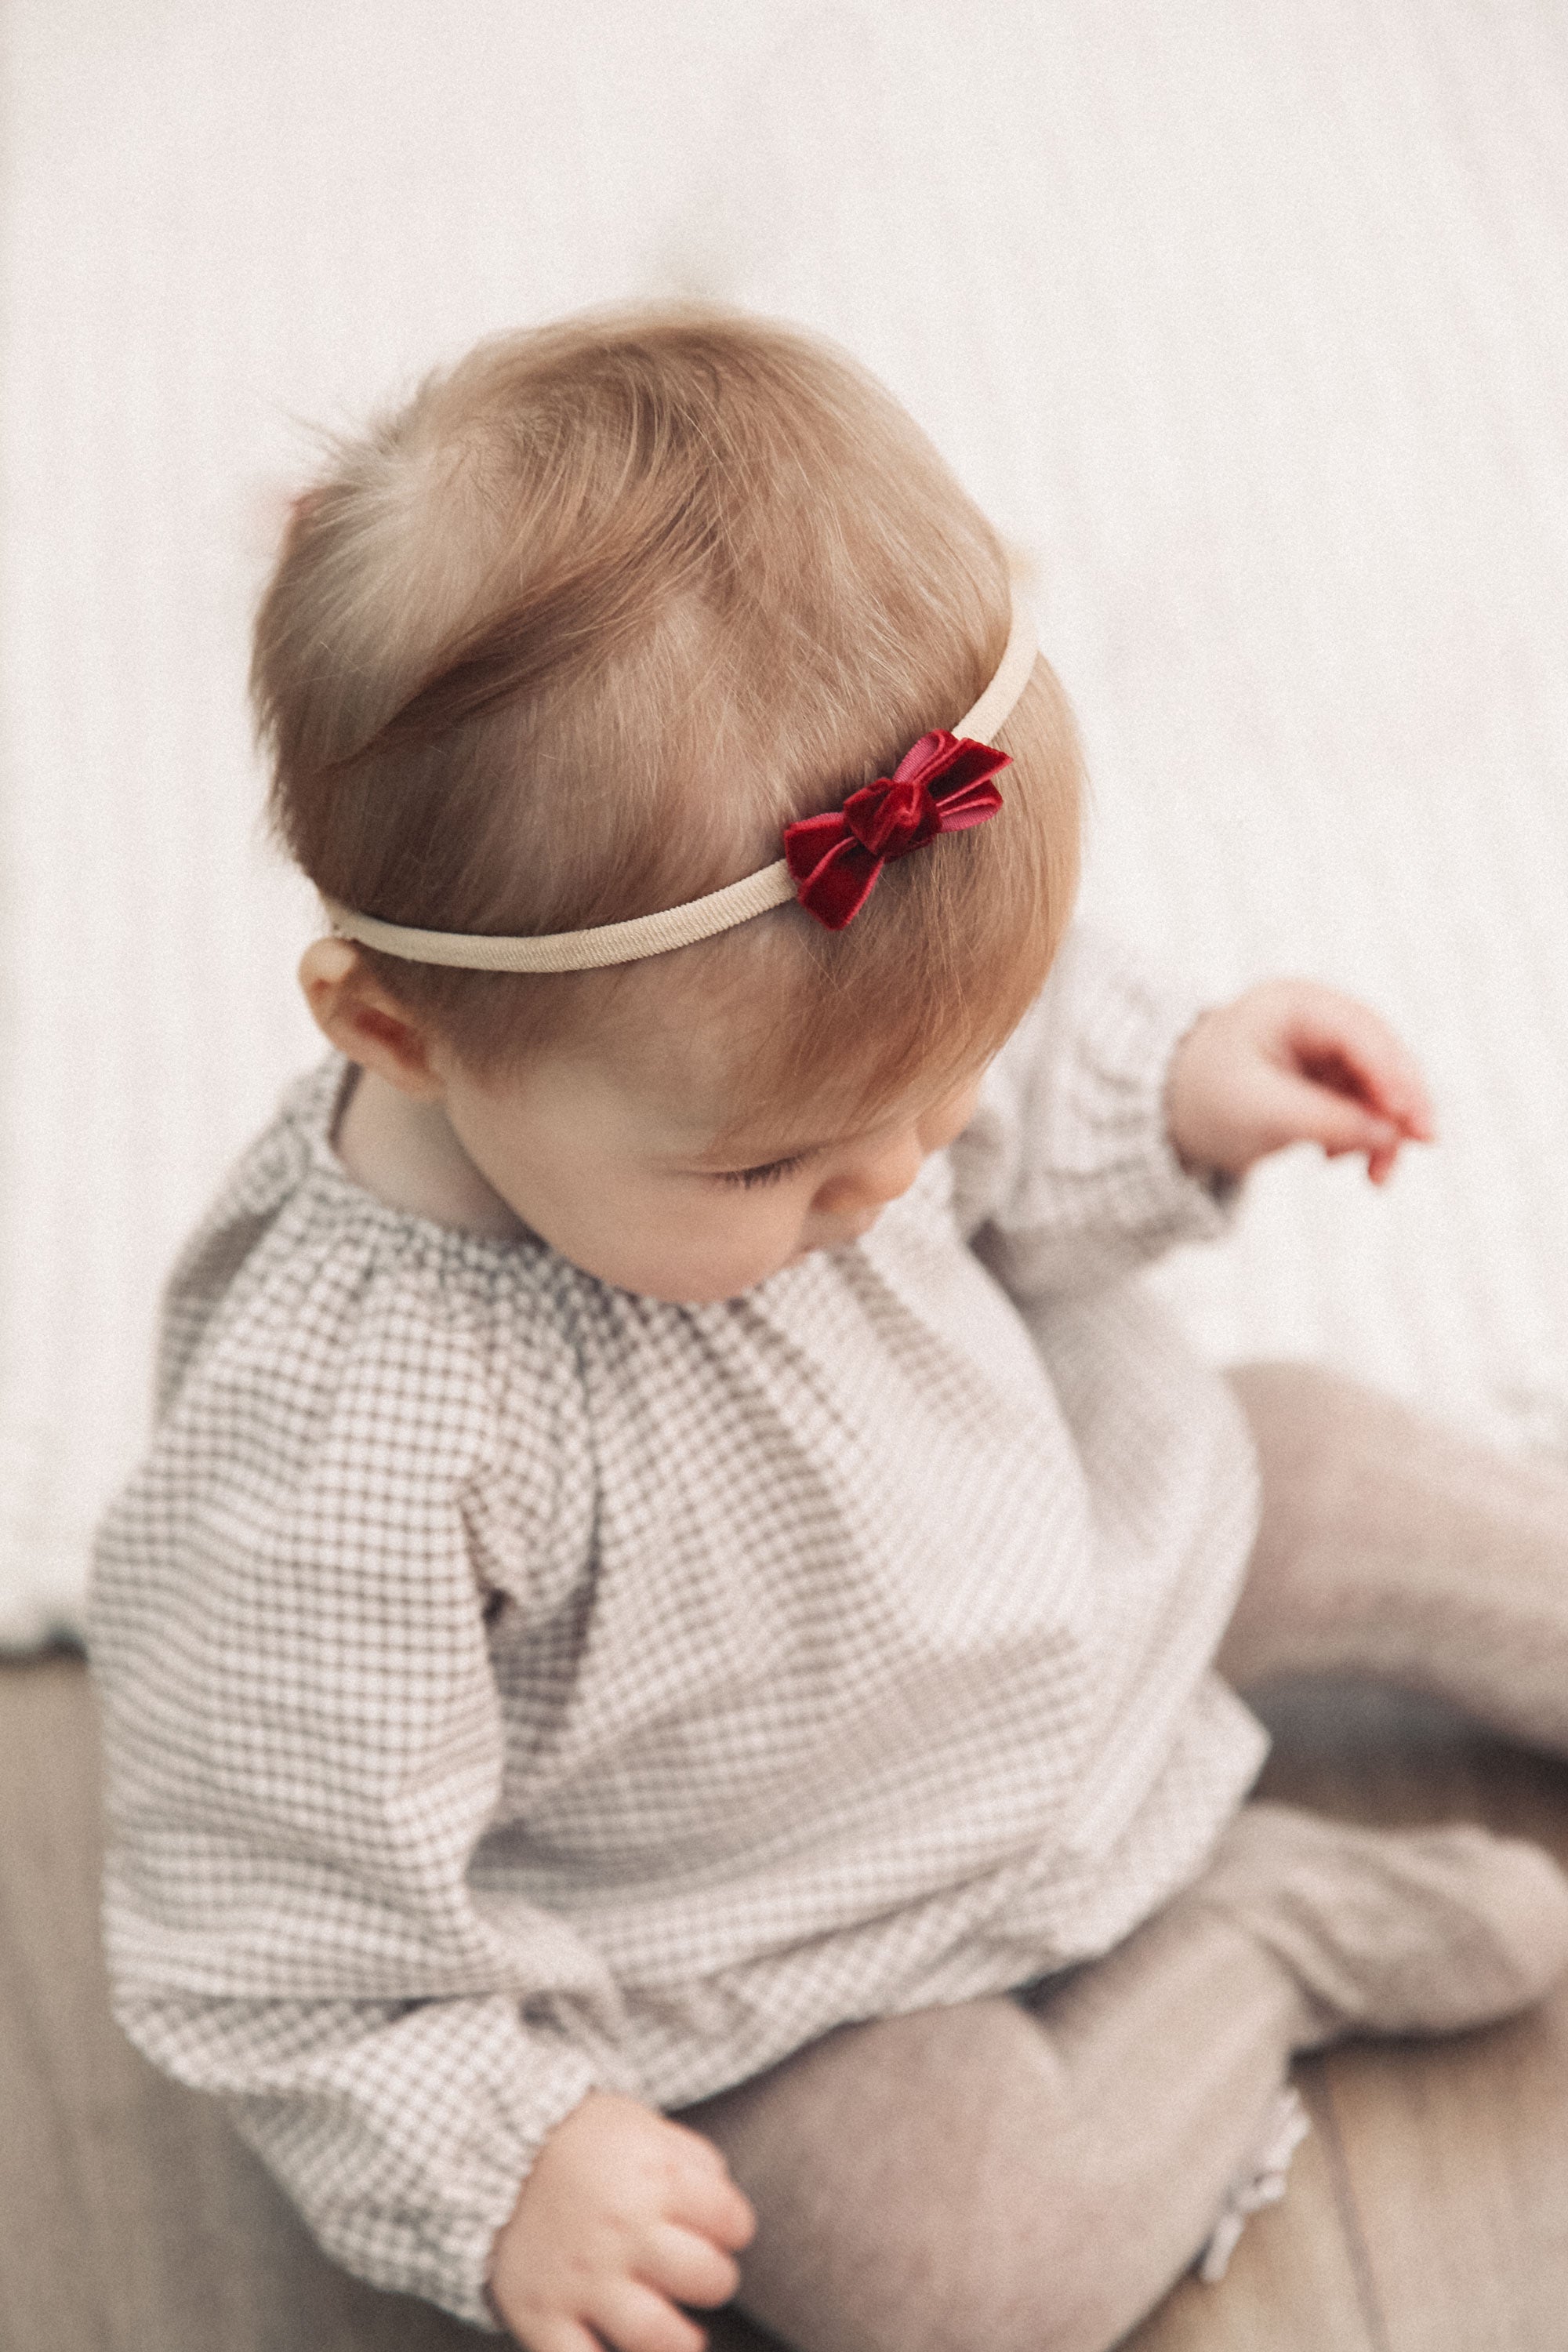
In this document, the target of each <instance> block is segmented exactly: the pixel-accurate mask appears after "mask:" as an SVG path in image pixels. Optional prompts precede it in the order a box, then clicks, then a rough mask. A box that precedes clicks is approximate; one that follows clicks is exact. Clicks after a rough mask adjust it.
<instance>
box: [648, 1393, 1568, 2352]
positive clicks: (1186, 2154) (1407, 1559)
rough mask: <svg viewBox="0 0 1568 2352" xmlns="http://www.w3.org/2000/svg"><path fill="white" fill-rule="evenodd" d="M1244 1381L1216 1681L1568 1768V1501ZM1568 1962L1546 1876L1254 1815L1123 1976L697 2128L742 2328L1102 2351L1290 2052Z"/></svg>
mask: <svg viewBox="0 0 1568 2352" xmlns="http://www.w3.org/2000/svg"><path fill="white" fill-rule="evenodd" d="M1235 1381H1236V1386H1237V1391H1238V1393H1239V1394H1240V1396H1241V1398H1242V1401H1243V1403H1244V1405H1245V1406H1246V1409H1247V1413H1248V1416H1249V1418H1250V1420H1251V1422H1252V1424H1253V1428H1254V1431H1255V1433H1256V1436H1257V1440H1258V1448H1259V1452H1260V1455H1261V1459H1262V1465H1263V1483H1264V1497H1265V1500H1264V1517H1263V1523H1262V1528H1261V1530H1260V1533H1259V1537H1258V1544H1257V1547H1256V1549H1255V1552H1254V1555H1253V1559H1252V1563H1251V1568H1250V1570H1249V1577H1248V1581H1247V1587H1246V1590H1245V1592H1244V1594H1243V1597H1242V1600H1241V1601H1240V1603H1239V1605H1238V1608H1237V1612H1236V1616H1235V1620H1234V1622H1233V1625H1232V1628H1231V1631H1230V1633H1229V1634H1228V1635H1227V1638H1226V1644H1225V1646H1224V1648H1223V1649H1222V1652H1221V1655H1220V1659H1219V1664H1220V1666H1221V1668H1222V1670H1223V1671H1225V1672H1226V1673H1228V1674H1229V1675H1231V1676H1232V1678H1233V1679H1234V1680H1235V1681H1237V1683H1238V1684H1242V1685H1247V1684H1250V1683H1255V1682H1258V1681H1259V1680H1262V1679H1265V1678H1267V1677H1268V1676H1271V1675H1278V1674H1281V1673H1286V1672H1289V1671H1293V1670H1313V1671H1319V1670H1331V1671H1335V1672H1339V1673H1366V1674H1370V1675H1378V1676H1382V1677H1387V1678H1392V1679H1394V1680H1397V1681H1401V1682H1405V1683H1407V1684H1410V1685H1415V1686H1417V1687H1420V1688H1424V1689H1426V1690H1428V1691H1432V1692H1436V1693H1437V1694H1439V1695H1441V1696H1447V1697H1449V1698H1452V1699H1455V1700H1457V1701H1458V1702H1459V1703H1461V1704H1463V1705H1465V1706H1468V1707H1470V1708H1471V1709H1472V1710H1473V1711H1475V1712H1476V1713H1478V1714H1479V1715H1480V1716H1481V1717H1483V1718H1485V1719H1486V1720H1488V1721H1489V1722H1491V1723H1493V1724H1496V1725H1498V1726H1499V1727H1502V1728H1503V1729H1505V1730H1507V1731H1509V1732H1511V1733H1513V1734H1515V1735H1517V1736H1521V1737H1522V1738H1526V1739H1528V1740H1531V1741H1535V1742H1538V1743H1540V1744H1542V1745H1547V1746H1552V1747H1557V1748H1563V1749H1564V1750H1568V1476H1563V1475H1558V1474H1556V1473H1553V1472H1548V1471H1545V1470H1540V1469H1531V1468H1527V1467H1524V1466H1522V1465H1518V1464H1515V1463H1513V1462H1511V1461H1509V1460H1505V1459H1504V1458H1502V1457H1500V1456H1494V1455H1492V1454H1489V1453H1486V1452H1485V1451H1483V1450H1481V1449H1479V1448H1475V1447H1470V1446H1467V1445H1465V1444H1459V1443H1457V1442H1456V1441H1455V1440H1454V1439H1453V1438H1452V1437H1451V1436H1450V1435H1449V1434H1448V1433H1447V1432H1443V1431H1439V1430H1436V1428H1434V1427H1432V1426H1431V1425H1430V1424H1427V1423H1423V1422H1421V1421H1419V1420H1418V1419H1416V1418H1415V1416H1413V1415H1411V1414H1409V1413H1407V1412H1405V1411H1404V1410H1403V1409H1402V1408H1401V1407H1399V1406H1396V1405H1394V1404H1393V1403H1392V1402H1388V1401H1387V1400H1384V1399H1382V1398H1377V1397H1373V1396H1371V1395H1370V1394H1369V1393H1368V1392H1367V1391H1363V1390H1360V1389H1357V1388H1355V1387H1353V1386H1352V1384H1350V1383H1348V1382H1345V1381H1338V1380H1336V1379H1334V1378H1332V1377H1331V1376H1329V1375H1326V1374H1323V1373H1320V1372H1316V1371H1312V1370H1307V1369H1305V1368H1302V1367H1294V1366H1258V1367H1251V1368H1248V1369H1247V1370H1243V1371H1241V1372H1238V1373H1237V1374H1236V1375H1235ZM1265 1816H1267V1817H1268V1819H1265ZM1262 1832H1267V1834H1263V1833H1262ZM1565 1958H1568V1891H1565V1890H1564V1887H1563V1881H1562V1880H1561V1879H1560V1877H1559V1876H1558V1874H1556V1872H1555V1869H1554V1867H1553V1866H1552V1865H1551V1864H1548V1863H1547V1862H1546V1861H1545V1860H1544V1858H1543V1857H1542V1856H1540V1855H1538V1854H1536V1853H1535V1852H1534V1850H1533V1849H1527V1848H1521V1847H1518V1846H1515V1845H1510V1844H1503V1843H1500V1842H1496V1841H1490V1840H1488V1839H1487V1838H1485V1837H1484V1835H1483V1834H1482V1833H1481V1832H1475V1831H1468V1832H1458V1833H1453V1832H1426V1833H1424V1834H1423V1835H1418V1836H1412V1837H1409V1838H1404V1837H1396V1836H1394V1835H1391V1834H1377V1833H1373V1832H1364V1831H1354V1830H1346V1829H1340V1828H1337V1827H1334V1826H1332V1825H1330V1824H1327V1823H1318V1822H1312V1821H1311V1820H1310V1817H1308V1816H1305V1815H1294V1814H1289V1813H1287V1812H1286V1811H1284V1809H1281V1808H1264V1807H1256V1808H1250V1807H1249V1808H1247V1809H1246V1810H1245V1811H1244V1813H1243V1815H1242V1817H1241V1820H1240V1822H1238V1823H1237V1824H1236V1825H1235V1826H1234V1828H1233V1831H1232V1832H1230V1833H1228V1834H1227V1837H1226V1839H1225V1840H1222V1842H1221V1845H1220V1848H1219V1849H1218V1851H1217V1853H1216V1856H1215V1862H1214V1864H1213V1865H1212V1866H1211V1871H1210V1873H1209V1874H1208V1877H1207V1878H1206V1879H1205V1880H1204V1881H1200V1882H1199V1885H1197V1886H1196V1887H1194V1888H1191V1889H1189V1890H1188V1891H1187V1892H1186V1893H1185V1894H1184V1895H1180V1896H1178V1897H1177V1898H1176V1900H1175V1901H1174V1902H1173V1903H1172V1904H1171V1905H1170V1906H1168V1907H1167V1908H1166V1909H1165V1910H1164V1911H1163V1912H1162V1913H1161V1914H1159V1915H1158V1916H1156V1917H1155V1918H1153V1919H1152V1920H1151V1921H1149V1922H1148V1923H1146V1924H1145V1926H1143V1927H1142V1928H1140V1929H1139V1930H1138V1931H1137V1933H1136V1934H1135V1935H1133V1936H1132V1937H1130V1938H1129V1939H1128V1940H1127V1942H1126V1943H1124V1944H1123V1945H1121V1947H1120V1948H1118V1949H1117V1950H1116V1951H1114V1952H1112V1953H1110V1955H1108V1956H1107V1957H1106V1958H1104V1959H1102V1960H1099V1961H1096V1962H1094V1963H1093V1964H1092V1965H1090V1966H1089V1967H1086V1968H1083V1969H1077V1970H1074V1971H1071V1972H1069V1973H1068V1974H1067V1975H1065V1976H1063V1977H1060V1978H1057V1979H1051V1980H1048V1981H1047V1982H1046V1983H1045V1984H1044V1985H1043V1986H1040V1987H1037V1988H1035V1989H1034V1990H1031V1991H1028V1992H1026V1993H1023V1994H1020V1995H1019V1996H1017V1997H1016V1998H1011V1997H999V1998H996V1999H993V2000H977V2001H970V2002H965V2003H962V2004H958V2005H956V2006H954V2007H952V2008H949V2009H940V2010H929V2011H922V2012H921V2013H919V2014H917V2015H915V2016H911V2017H904V2018H892V2019H885V2020H881V2021H876V2022H874V2023H870V2024H865V2025H855V2026H849V2027H845V2028H843V2029H841V2030H840V2031H839V2032H837V2033H833V2034H830V2035H828V2036H827V2037H826V2039H825V2040H823V2041H821V2042H816V2043H815V2044H814V2045H812V2046H811V2047H810V2048H808V2049H805V2050H804V2051H801V2052H799V2053H796V2054H795V2056H794V2057H792V2058H790V2059H788V2060H787V2061H785V2062H784V2064H782V2065H781V2066H778V2067H776V2068H774V2069H773V2071H772V2072H771V2073H770V2074H766V2075H763V2076H762V2077H759V2078H758V2079H757V2080H756V2081H754V2082H752V2083H747V2084H741V2085H740V2086H739V2087H738V2088H736V2089H735V2090H732V2091H730V2092H727V2093H725V2094H724V2095H721V2097H719V2098H716V2099H712V2100H709V2101H706V2102H704V2103H703V2105H700V2107H696V2108H693V2109H690V2110H689V2111H688V2114H687V2118H686V2119H687V2120H688V2121H689V2122H691V2123H692V2124H694V2125H695V2126H697V2127H698V2128H700V2129H701V2130H703V2131H706V2132H707V2133H708V2134H709V2135H710V2137H712V2138H714V2139H715V2140H716V2141H717V2142H718V2143H719V2145H720V2146H721V2147H722V2148H723V2149H724V2151H725V2154H726V2155H727V2157H728V2158H729V2160H730V2163H731V2169H732V2170H733V2171H734V2173H735V2176H736V2178H737V2179H739V2180H740V2182H741V2184H742V2187H743V2188H744V2189H746V2191H747V2193H748V2194H749V2195H750V2197H751V2198H752V2201H753V2203H754V2204H755V2206H756V2208H757V2211H758V2215H759V2230H758V2234H757V2238H756V2241H755V2243H754V2246H753V2247H752V2250H751V2252H750V2253H749V2254H748V2256H747V2257H746V2259H745V2263H744V2265H743V2284H742V2293H741V2297H740V2301H741V2304H742V2307H743V2308H745V2309H747V2310H749V2311H750V2312H751V2313H752V2315H754V2316H755V2317H756V2318H757V2319H759V2320H760V2321H761V2322H762V2323H763V2325H764V2326H769V2327H771V2328H773V2330H774V2331H775V2332H777V2333H778V2334H780V2335H781V2336H784V2339H785V2340H786V2342H788V2343H790V2344H792V2345H794V2346H795V2347H799V2352H1108V2347H1110V2346H1112V2345H1113V2344H1115V2343H1116V2342H1117V2341H1118V2340H1119V2339H1120V2337H1121V2336H1122V2335H1123V2334H1124V2333H1125V2332H1126V2331H1127V2330H1128V2329H1129V2328H1130V2327H1131V2326H1133V2325H1134V2324H1135V2323H1136V2322H1137V2320H1138V2319H1140V2318H1141V2317H1142V2315H1143V2314H1144V2313H1145V2312H1147V2311H1148V2310H1149V2309H1151V2308H1152V2305H1154V2304H1155V2303H1157V2302H1158V2301H1159V2299H1160V2298H1161V2296H1162V2295H1163V2294H1164V2293H1165V2291H1166V2290H1167V2288H1168V2287H1169V2286H1170V2285H1171V2284H1173V2281H1174V2280H1175V2279H1176V2278H1177V2277H1178V2276H1180V2274H1181V2273H1182V2272H1183V2271H1184V2269H1186V2268H1187V2266H1188V2265H1189V2264H1190V2263H1192V2261H1193V2260H1194V2256H1195V2255H1196V2253H1197V2252H1198V2251H1199V2250H1200V2248H1201V2247H1202V2245H1203V2243H1204V2242H1205V2239H1206V2238H1207V2237H1208V2235H1209V2232H1210V2231H1212V2230H1213V2228H1214V2226H1215V2221H1216V2218H1217V2217H1218V2214H1219V2212H1220V2210H1221V2207H1222V2205H1223V2204H1224V2202H1225V2199H1226V2189H1227V2186H1228V2185H1229V2184H1230V2183H1231V2182H1232V2180H1233V2179H1234V2178H1235V2176H1236V2175H1237V2171H1238V2169H1239V2170H1242V2171H1245V2168H1246V2164H1247V2155H1248V2150H1249V2148H1251V2147H1254V2146H1255V2145H1256V2142H1257V2138H1258V2132H1259V2128H1260V2126H1262V2124H1263V2122H1264V2120H1265V2118H1266V2117H1267V2116H1268V2113H1269V2111H1270V2109H1271V2108H1272V2107H1274V2106H1275V2105H1276V2104H1277V2102H1278V2099H1279V2090H1280V2086H1281V2084H1282V2083H1283V2082H1284V2079H1285V2076H1286V2074H1287V2072H1288V2069H1289V2062H1290V2058H1291V2054H1292V2053H1293V2052H1295V2051H1297V2050H1300V2049H1306V2048H1310V2047H1318V2046H1321V2045H1322V2044H1323V2043H1324V2042H1327V2041H1330V2040H1332V2039H1333V2038H1335V2036H1336V2034H1337V2033H1339V2032H1347V2031H1354V2030H1356V2029H1357V2028H1358V2027H1359V2028H1361V2029H1362V2030H1375V2029H1376V2028H1377V2027H1378V2026H1380V2025H1383V2026H1386V2025H1388V2024H1389V2023H1391V2022H1392V2023H1393V2024H1394V2025H1396V2026H1399V2027H1401V2028H1402V2029H1403V2030H1407V2031H1408V2030H1416V2031H1420V2030H1427V2031H1433V2030H1440V2029H1442V2028H1444V2027H1447V2026H1451V2025H1454V2024H1461V2023H1468V2022H1479V2021H1481V2020H1482V2019H1483V2018H1485V2017H1488V2016H1494V2015H1500V2014H1504V2013H1507V2011H1509V2010H1510V2009H1511V2008H1517V2007H1519V2006H1521V2005H1523V2003H1524V2002H1525V2001H1527V2000H1530V1999H1532V1998H1534V1997H1535V1996H1536V1995H1538V1994H1539V1992H1540V1991H1541V1990H1543V1988H1544V1986H1545V1985H1546V1984H1547V1983H1549V1982H1550V1981H1551V1980H1552V1977H1553V1976H1554V1975H1555V1974H1556V1973H1557V1971H1558V1970H1559V1969H1560V1968H1561V1967H1562V1965H1563V1961H1564V1959H1565Z"/></svg>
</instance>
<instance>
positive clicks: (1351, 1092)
mask: <svg viewBox="0 0 1568 2352" xmlns="http://www.w3.org/2000/svg"><path fill="white" fill-rule="evenodd" d="M1289 1045H1290V1051H1291V1057H1292V1059H1293V1060H1294V1062H1295V1065H1296V1067H1297V1068H1298V1069H1299V1070H1300V1073H1301V1075H1302V1076H1303V1077H1305V1078H1307V1079H1308V1080H1309V1081H1310V1082H1311V1083H1312V1084H1313V1085H1315V1086H1320V1087H1323V1088H1324V1089H1325V1090H1326V1091H1328V1092H1330V1093H1332V1094H1337V1095H1341V1096H1343V1097H1345V1098H1346V1099H1347V1100H1351V1101H1356V1102H1360V1103H1362V1104H1363V1105H1364V1107H1365V1108H1367V1109H1368V1110H1370V1111H1372V1112H1373V1114H1374V1116H1376V1117H1379V1118H1385V1119H1388V1120H1390V1121H1391V1122H1392V1123H1393V1125H1394V1127H1395V1128H1396V1129H1398V1130H1399V1132H1400V1133H1401V1134H1402V1135H1406V1136H1410V1137H1412V1138H1413V1139H1415V1141H1417V1142H1421V1143H1429V1142H1431V1140H1432V1138H1433V1134H1434V1127H1433V1118H1432V1102H1431V1097H1430V1096H1429V1095H1428V1094H1427V1092H1426V1080H1425V1079H1424V1078H1423V1077H1422V1076H1421V1072H1420V1070H1419V1068H1418V1067H1417V1066H1416V1064H1415V1059H1414V1058H1413V1056H1412V1055H1410V1054H1409V1053H1408V1052H1406V1050H1405V1046H1404V1045H1402V1044H1401V1043H1400V1040H1399V1039H1398V1037H1396V1036H1395V1034H1394V1031H1393V1030H1392V1029H1391V1028H1390V1027H1389V1025H1388V1024H1387V1022H1386V1021H1384V1019H1383V1018H1382V1016H1381V1015H1380V1014H1378V1013H1373V1011H1372V1009H1371V1007H1370V1006H1369V1005H1365V1004H1360V1003H1357V1002H1356V1000H1355V999H1354V998H1353V997H1349V996H1341V995H1340V994H1339V993H1338V992H1337V991H1334V990H1328V989H1324V990H1322V991H1318V990H1313V991H1312V992H1310V996H1309V998H1308V1001H1307V1003H1305V1004H1304V1005H1301V1006H1300V1007H1299V1008H1297V1011H1296V1017H1295V1018H1294V1019H1293V1021H1292V1022H1291V1024H1290V1030H1289ZM1350 1148H1351V1149H1352V1150H1359V1149H1363V1148H1364V1147H1363V1146H1360V1145H1355V1146H1352V1147H1350Z"/></svg>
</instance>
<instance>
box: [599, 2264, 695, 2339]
mask: <svg viewBox="0 0 1568 2352" xmlns="http://www.w3.org/2000/svg"><path fill="white" fill-rule="evenodd" d="M589 2316H590V2318H591V2319H592V2320H593V2323H594V2326H595V2327H596V2328H597V2330H598V2332H599V2334H600V2335H601V2336H603V2337H604V2338H605V2342H606V2343H607V2344H613V2345H614V2346H615V2347H616V2352H703V2347H704V2345H705V2344H706V2343H707V2341H708V2336H707V2331H706V2329H704V2328H701V2327H699V2326H698V2325H697V2322H696V2321H695V2320H694V2319H688V2317H687V2316H686V2314H685V2313H684V2312H683V2311H677V2309H676V2307H675V2305H674V2304H673V2303H671V2302H670V2301H669V2299H668V2296H667V2295H663V2294H659V2293H658V2289H657V2288H655V2287H651V2286H645V2285H644V2284H643V2283H642V2281H641V2280H640V2279H635V2278H628V2279H618V2280H617V2281H616V2284H615V2285H614V2286H612V2287H607V2288H606V2289H605V2293H604V2294H602V2295H601V2296H599V2298H598V2299H597V2301H596V2302H595V2305H594V2308H593V2310H592V2312H591V2313H590V2314H589Z"/></svg>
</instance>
